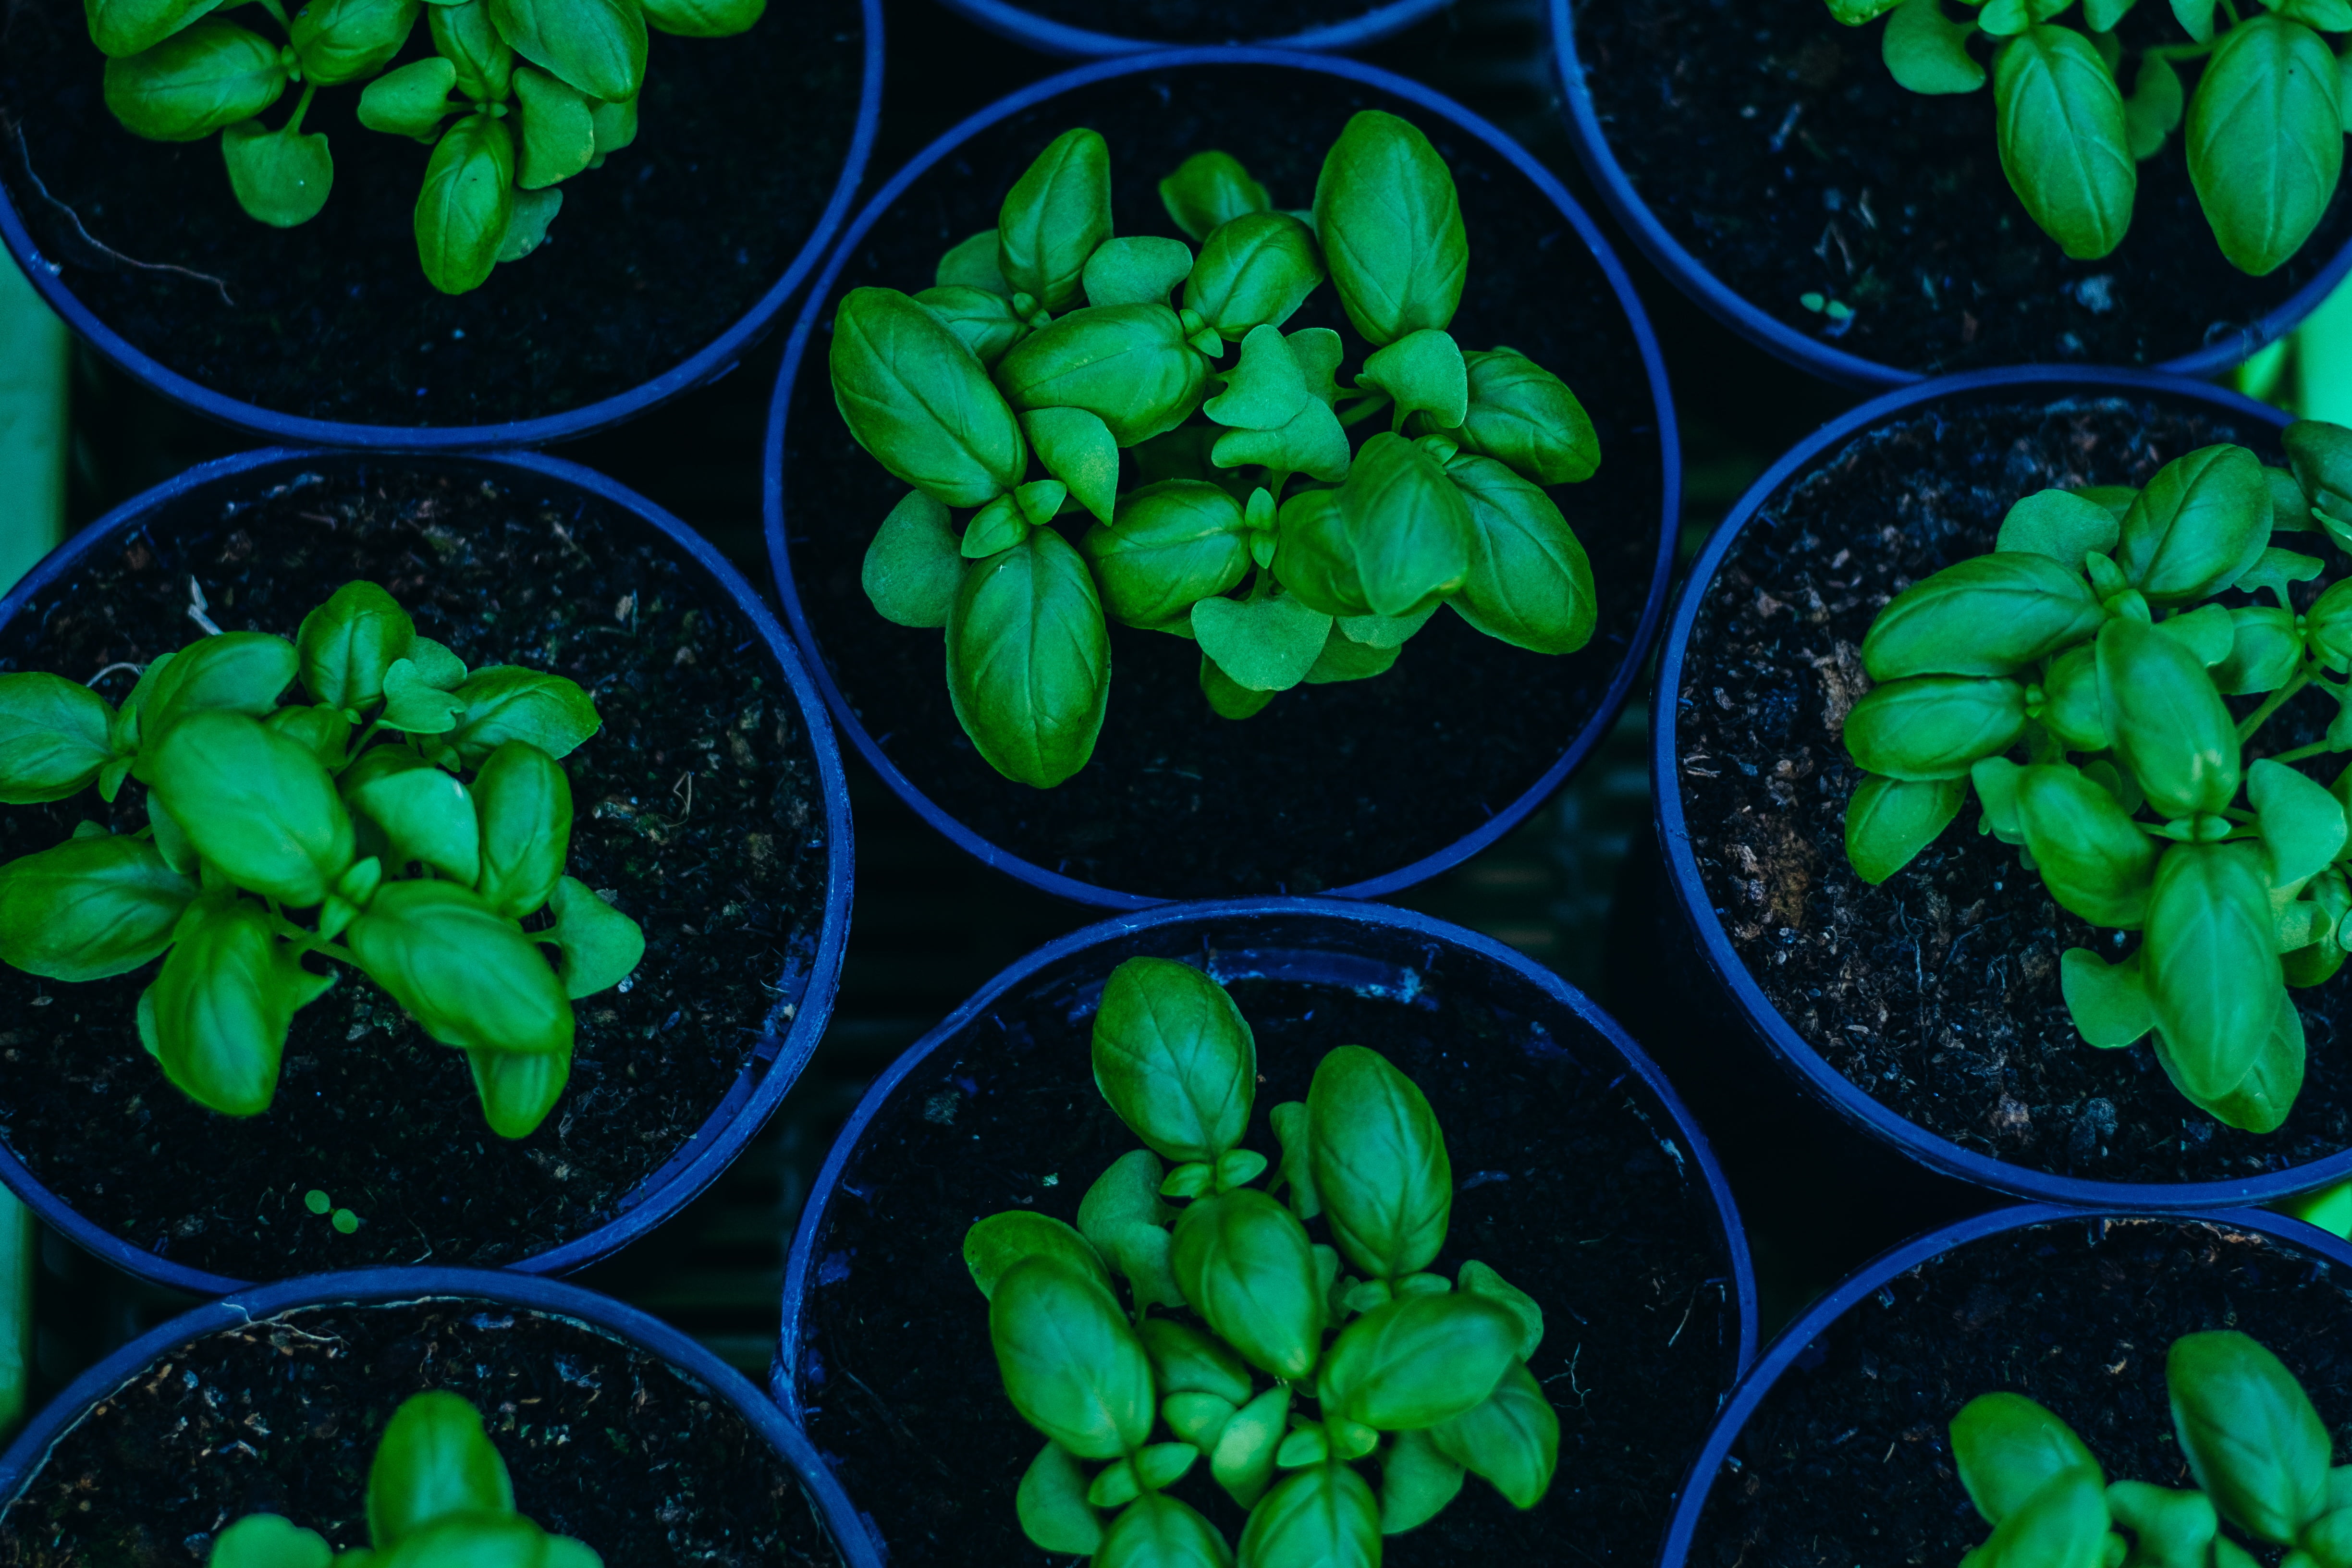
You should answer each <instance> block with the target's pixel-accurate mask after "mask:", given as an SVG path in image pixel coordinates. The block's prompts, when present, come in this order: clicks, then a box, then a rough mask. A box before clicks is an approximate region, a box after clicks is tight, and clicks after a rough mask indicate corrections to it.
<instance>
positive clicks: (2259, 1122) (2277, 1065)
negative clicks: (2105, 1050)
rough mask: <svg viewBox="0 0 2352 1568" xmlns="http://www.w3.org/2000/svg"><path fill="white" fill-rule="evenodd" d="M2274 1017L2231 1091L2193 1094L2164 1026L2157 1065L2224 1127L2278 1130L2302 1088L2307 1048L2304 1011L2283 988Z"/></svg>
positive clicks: (2274, 1002) (2275, 1000) (2272, 1012)
mask: <svg viewBox="0 0 2352 1568" xmlns="http://www.w3.org/2000/svg"><path fill="white" fill-rule="evenodd" d="M2270 1019H2271V1022H2270V1028H2269V1030H2268V1031H2267V1032H2266V1033H2265V1034H2264V1035H2263V1040H2262V1045H2261V1048H2260V1050H2259V1051H2258V1052H2257V1053H2256V1055H2255V1057H2254V1060H2253V1065H2252V1066H2251V1067H2249V1068H2247V1069H2246V1075H2245V1077H2243V1078H2242V1079H2239V1080H2238V1082H2237V1084H2236V1086H2235V1087H2234V1088H2232V1089H2231V1090H2230V1092H2229V1093H2227V1094H2224V1095H2220V1096H2217V1097H2213V1098H2210V1099H2209V1098H2206V1097H2204V1096H2201V1095H2199V1094H2196V1093H2193V1092H2192V1091H2191V1090H2190V1089H2189V1087H2188V1085H2187V1084H2186V1082H2185V1081H2184V1079H2183V1076H2182V1073H2181V1069H2180V1065H2179V1053H2177V1052H2176V1051H2174V1050H2173V1049H2172V1048H2171V1045H2170V1042H2169V1041H2168V1040H2167V1039H2166V1038H2165V1037H2164V1034H2163V1032H2162V1031H2161V1030H2159V1031H2158V1033H2157V1035H2156V1037H2155V1042H2156V1059H2157V1064H2158V1066H2159V1067H2161V1068H2164V1070H2165V1073H2166V1075H2167V1076H2168V1077H2169V1078H2170V1079H2172V1083H2173V1087H2174V1088H2176V1089H2179V1090H2180V1091H2181V1093H2182V1094H2183V1096H2185V1097H2186V1098H2187V1099H2188V1100H2189V1103H2190V1104H2192V1105H2194V1106H2196V1107H2197V1109H2198V1110H2202V1111H2203V1112H2205V1113H2206V1114H2207V1115H2208V1116H2210V1117H2212V1118H2213V1119H2214V1120H2215V1121H2219V1122H2221V1124H2222V1125H2223V1126H2225V1127H2235V1128H2237V1129H2238V1130H2239V1131H2243V1132H2252V1133H2254V1134H2256V1135H2257V1136H2259V1135H2261V1134H2263V1133H2265V1132H2275V1131H2278V1130H2279V1128H2280V1126H2281V1125H2282V1124H2283V1123H2284V1122H2285V1121H2286V1118H2287V1112H2288V1111H2290V1110H2294V1100H2295V1096H2297V1095H2298V1094H2300V1093H2302V1092H2303V1075H2304V1068H2305V1042H2304V1036H2303V1018H2302V1016H2301V1015H2300V1014H2298V1013H2297V1012H2296V1011H2295V1007H2294V998H2293V997H2292V996H2289V995H2288V994H2286V993H2285V992H2284V991H2280V992H2278V993H2276V994H2275V995H2274V996H2273V999H2272V1006H2271V1009H2270Z"/></svg>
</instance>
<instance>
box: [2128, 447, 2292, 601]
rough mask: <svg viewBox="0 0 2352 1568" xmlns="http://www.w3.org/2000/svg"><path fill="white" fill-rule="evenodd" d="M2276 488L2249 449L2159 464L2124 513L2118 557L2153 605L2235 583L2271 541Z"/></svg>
mask: <svg viewBox="0 0 2352 1568" xmlns="http://www.w3.org/2000/svg"><path fill="white" fill-rule="evenodd" d="M2270 535H2271V505H2270V486H2269V483H2268V481H2267V480H2265V479H2263V466H2262V464H2261V463H2260V462H2258V461H2256V460H2255V458H2254V455H2253V454H2252V452H2249V451H2247V450H2246V449H2245V448H2244V447H2231V446H2212V447H2200V448H2199V449H2198V450H2196V451H2194V452H2190V453H2189V454H2188V455H2187V456H2185V457H2180V458H2174V459H2173V460H2172V461H2171V462H2169V463H2167V464H2165V465H2164V467H2163V468H2159V469H2158V470H2157V473H2156V477H2155V478H2154V479H2150V480H2148V482H2147V489H2144V490H2142V491H2140V493H2139V499H2138V500H2135V501H2134V502H2132V506H2131V510H2129V511H2127V512H2126V513H2125V514H2124V520H2123V527H2122V536H2121V538H2120V539H2119V540H2118V541H2117V542H2116V551H2115V561H2116V565H2117V566H2120V567H2122V568H2123V573H2124V576H2125V577H2126V580H2128V581H2129V582H2130V584H2131V585H2132V586H2133V587H2135V588H2137V589H2138V590H2139V591H2140V592H2141V593H2142V594H2144V595H2147V601H2148V603H2150V604H2152V605H2185V604H2188V603H2190V602H2192V601H2194V600H2198V599H2204V598H2210V596H2212V595H2215V594H2218V593H2221V591H2222V590H2223V589H2225V588H2228V587H2230V586H2231V584H2234V583H2236V582H2237V581H2238V579H2239V578H2240V577H2242V576H2243V575H2245V574H2246V573H2247V572H2248V571H2249V570H2250V569H2252V566H2253V565H2254V563H2256V562H2258V561H2260V560H2261V559H2262V556H2263V551H2265V550H2267V549H2268V548H2269V547H2270Z"/></svg>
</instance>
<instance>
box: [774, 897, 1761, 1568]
mask: <svg viewBox="0 0 2352 1568" xmlns="http://www.w3.org/2000/svg"><path fill="white" fill-rule="evenodd" d="M1281 917H1290V918H1294V919H1302V918H1303V919H1312V920H1318V921H1331V922H1333V923H1334V924H1336V925H1338V926H1339V927H1340V928H1341V929H1342V930H1348V929H1350V928H1374V929H1380V930H1385V931H1399V932H1404V933H1407V934H1409V935H1412V936H1420V937H1424V938H1427V939H1429V941H1430V942H1432V943H1433V944H1435V943H1439V942H1443V943H1445V944H1447V945H1450V946H1452V947H1455V948H1459V949H1463V950H1465V951H1467V952H1470V953H1472V954H1475V956H1477V957H1479V958H1482V959H1484V960H1486V962H1488V963H1495V964H1499V965H1501V966H1503V967H1504V968H1507V969H1508V970H1510V971H1512V972H1513V973H1516V974H1517V975H1518V976H1519V977H1520V978H1522V979H1523V980H1526V981H1528V983H1530V984H1533V985H1534V986H1535V987H1536V988H1537V989H1538V991H1539V992H1540V993H1542V994H1544V995H1545V996H1547V997H1549V999H1550V1000H1551V1001H1553V1002H1555V1003H1557V1004H1558V1005H1561V1006H1563V1007H1566V1008H1567V1009H1568V1010H1569V1011H1570V1012H1571V1013H1573V1014H1574V1015H1575V1016H1577V1018H1578V1019H1579V1020H1580V1021H1581V1022H1582V1023H1584V1024H1585V1025H1586V1026H1589V1027H1590V1028H1591V1030H1592V1031H1593V1033H1594V1034H1595V1035H1597V1036H1598V1037H1600V1039H1601V1043H1602V1044H1603V1045H1605V1046H1607V1047H1609V1048H1610V1049H1611V1050H1612V1051H1613V1052H1614V1053H1615V1054H1616V1055H1617V1057H1618V1058H1619V1059H1620V1060H1621V1061H1622V1062H1623V1064H1624V1065H1625V1068H1626V1070H1627V1071H1628V1072H1630V1073H1631V1074H1633V1076H1634V1077H1636V1078H1638V1079H1641V1081H1642V1083H1643V1086H1644V1087H1645V1088H1646V1089H1649V1091H1650V1093H1651V1094H1652V1095H1653V1096H1654V1098H1655V1099H1656V1100H1657V1102H1658V1103H1659V1104H1660V1105H1662V1106H1663V1107H1664V1109H1665V1110H1666V1113H1667V1115H1668V1116H1669V1117H1671V1118H1672V1119H1673V1121H1674V1127H1675V1132H1676V1133H1677V1134H1678V1135H1679V1136H1680V1137H1681V1139H1682V1142H1683V1144H1684V1146H1685V1148H1686V1149H1687V1150H1688V1151H1689V1152H1690V1156H1691V1161H1692V1163H1693V1164H1694V1165H1695V1166H1696V1173H1697V1176H1698V1179H1699V1183H1698V1184H1701V1185H1703V1186H1704V1189H1705V1191H1706V1195H1707V1197H1709V1198H1710V1199H1712V1200H1713V1203H1714V1207H1715V1218H1716V1222H1717V1225H1718V1226H1720V1227H1721V1229H1722V1233H1723V1238H1724V1249H1725V1251H1726V1252H1727V1253H1728V1254H1729V1258H1730V1271H1731V1294H1732V1297H1733V1298H1734V1300H1735V1303H1736V1307H1737V1310H1738V1320H1739V1342H1738V1347H1737V1349H1736V1352H1735V1355H1734V1360H1733V1368H1734V1375H1735V1377H1737V1376H1738V1375H1739V1374H1740V1373H1744V1371H1745V1370H1746V1368H1747V1367H1748V1365H1749V1364H1750V1363H1751V1362H1752V1361H1753V1360H1754V1358H1755V1354H1756V1343H1757V1337H1758V1331H1757V1298H1756V1276H1755V1270H1754V1268H1753V1266H1752V1263H1751V1261H1750V1258H1749V1256H1748V1232H1747V1227H1746V1226H1745V1225H1744V1224H1743V1222H1742V1221H1741V1219H1740V1216H1739V1207H1738V1202H1737V1200H1736V1199H1735V1198H1734V1196H1733V1194H1732V1191H1731V1185H1730V1183H1729V1182H1727V1180H1726V1179H1725V1177H1724V1174H1723V1170H1722V1167H1721V1166H1720V1165H1718V1164H1717V1162H1716V1157H1715V1152H1714V1150H1713V1149H1712V1148H1711V1147H1710V1146H1709V1145H1708V1143H1707V1140H1706V1132H1705V1131H1703V1130H1702V1129H1701V1128H1700V1126H1699V1123H1698V1120H1697V1118H1696V1117H1694V1116H1693V1115H1692V1114H1691V1112H1690V1110H1689V1108H1688V1107H1687V1106H1685V1104H1684V1103H1683V1101H1682V1097H1681V1096H1680V1095H1678V1094H1676V1093H1675V1089H1674V1086H1673V1085H1672V1084H1671V1083H1669V1082H1668V1081H1667V1079H1666V1075H1665V1074H1664V1072H1662V1071H1660V1070H1659V1068H1658V1066H1657V1064H1656V1063H1655V1062H1654V1061H1652V1060H1651V1059H1650V1057H1649V1054H1648V1053H1647V1052H1646V1051H1644V1050H1643V1048H1642V1047H1641V1046H1640V1045H1639V1044H1638V1043H1636V1042H1635V1041H1634V1039H1633V1037H1632V1036H1630V1035H1628V1034H1626V1033H1625V1031H1624V1030H1623V1029H1622V1027H1620V1026H1619V1025H1618V1024H1617V1021H1616V1020H1615V1019H1613V1018H1612V1017H1611V1016H1609V1015H1608V1014H1607V1013H1605V1012H1603V1011H1602V1010H1601V1007H1600V1005H1598V1004H1596V1003H1595V1002H1593V1001H1592V1000H1591V998H1589V997H1587V996H1586V995H1585V994H1584V993H1583V992H1581V991H1580V990H1578V989H1577V988H1576V987H1575V986H1573V985H1571V984H1569V983H1568V982H1567V981H1566V980H1563V979H1561V978H1560V977H1559V975H1558V974H1556V973H1553V972H1552V971H1551V970H1549V969H1548V968H1546V967H1545V966H1544V965H1542V964H1540V963H1536V962H1535V961H1534V960H1533V959H1531V958H1528V957H1527V956H1526V955H1524V954H1523V953H1520V952H1517V950H1515V949H1513V948H1510V947H1507V946H1506V945H1504V944H1503V943H1502V942H1496V940H1495V939H1493V938H1492V937H1488V936H1485V935H1482V934H1480V933H1479V932H1477V931H1470V930H1467V929H1465V928H1464V927H1462V926H1457V925H1454V924H1452V923H1451V922H1449V921H1441V920H1436V919H1433V917H1431V916H1428V915H1424V914H1422V913H1420V912H1419V911H1417V910H1403V909H1396V908H1393V907H1391V906H1390V905H1387V904H1377V903H1367V902H1361V901H1358V900H1345V899H1332V898H1315V899H1303V898H1278V897H1272V896H1268V897H1262V898H1252V899H1232V900H1219V901H1216V902H1210V903H1188V904H1162V905H1160V906H1159V907H1157V908H1155V909H1151V910H1145V911H1143V912H1141V913H1138V914H1122V915H1115V916H1113V917H1111V918H1110V919H1108V920H1105V921H1097V923H1095V924H1093V925H1090V926H1087V927H1085V928H1083V929H1082V930H1079V931H1072V932H1071V933H1070V934H1069V935H1067V936H1065V937H1060V938H1057V939H1056V940H1055V941H1053V942H1048V943H1046V944H1045V946H1043V947H1040V948H1038V949H1036V950H1035V951H1034V952H1031V953H1030V954H1029V955H1028V956H1027V957H1025V958H1023V959H1021V960H1019V961H1018V962H1016V963H1013V964H1012V965H1010V966H1008V967H1007V968H1005V969H1004V970H1003V971H1002V972H1001V973H998V974H997V975H996V976H995V978H993V979H992V980H990V981H989V982H988V984H985V985H983V986H982V987H981V988H980V989H979V990H978V991H976V992H974V993H973V994H972V995H971V998H970V999H969V1000H967V1001H965V1002H964V1003H963V1004H962V1005H961V1006H959V1007H958V1008H956V1010H955V1011H954V1012H952V1013H950V1014H949V1015H948V1016H947V1017H946V1018H945V1019H943V1020H942V1021H941V1022H940V1024H939V1025H938V1026H936V1027H935V1028H933V1029H932V1030H930V1032H929V1033H928V1034H926V1035H925V1036H924V1037H922V1038H921V1039H919V1040H918V1041H916V1042H915V1044H913V1045H912V1046H909V1047H908V1048H907V1049H906V1050H905V1051H904V1052H902V1053H901V1054H900V1055H899V1057H898V1060H896V1061H894V1062H892V1063H891V1064H890V1067H889V1068H888V1069H887V1071H885V1072H884V1073H882V1074H881V1076H879V1077H878V1078H877V1079H875V1080H874V1082H873V1083H872V1084H871V1085H870V1086H869V1087H868V1088H867V1089H866V1093H865V1095H864V1096H863V1097H862V1098H861V1099H860V1100H858V1102H857V1109H856V1110H855V1111H853V1112H852V1113H851V1115H850V1118H849V1120H848V1121H847V1122H846V1123H845V1124H844V1125H843V1127H842V1130H841V1134H840V1136H839V1137H837V1138H835V1140H834V1144H833V1148H832V1150H831V1151H830V1152H828V1153H827V1154H826V1156H825V1162H824V1168H823V1169H822V1170H821V1171H820V1172H819V1173H817V1176H816V1179H815V1181H814V1182H813V1183H811V1184H810V1185H809V1192H808V1196H807V1198H806V1199H805V1200H804V1201H803V1204H802V1205H801V1214H800V1219H799V1222H798V1224H797V1225H796V1226H794V1227H793V1244H792V1251H791V1253H790V1254H789V1255H788V1256H787V1257H786V1258H785V1260H784V1289H783V1321H782V1331H781V1332H780V1333H779V1335H778V1340H777V1349H776V1361H775V1364H774V1367H773V1369H772V1373H771V1374H770V1388H769V1392H770V1394H772V1396H773V1398H774V1399H775V1401H776V1405H777V1407H778V1408H779V1409H781V1410H782V1411H783V1413H784V1415H785V1416H786V1418H787V1419H789V1420H791V1421H793V1422H796V1423H797V1422H801V1421H803V1420H805V1419H806V1413H805V1412H804V1411H803V1407H802V1405H801V1400H800V1392H799V1388H798V1385H797V1381H796V1375H795V1374H796V1369H797V1368H798V1367H799V1365H800V1360H801V1351H802V1349H803V1342H802V1338H801V1328H802V1322H801V1319H802V1307H803V1303H804V1302H805V1301H806V1300H807V1298H808V1294H809V1291H810V1289H811V1288H812V1285H811V1275H810V1269H811V1259H812V1258H813V1257H814V1253H815V1250H816V1247H817V1241H818V1237H819V1235H820V1233H821V1231H822V1229H823V1227H824V1218H825V1215H826V1212H827V1211H828V1210H829V1208H830V1207H831V1205H832V1203H833V1199H834V1196H835V1194H836V1193H837V1192H838V1191H839V1190H840V1187H841V1180H842V1173H843V1172H844V1170H845V1169H846V1168H847V1166H848V1163H849V1160H850V1156H851V1155H852V1154H853V1153H854V1152H856V1148H857V1145H858V1143H859V1141H860V1140H861V1138H862V1137H863V1136H864V1134H865V1132H866V1128H867V1127H868V1126H869V1125H870V1124H871V1123H872V1121H873V1120H874V1118H875V1117H876V1116H877V1114H879V1112H880V1111H881V1110H882V1107H883V1106H884V1104H885V1103H887V1101H888V1100H889V1099H890V1098H891V1096H892V1095H893V1094H895V1093H896V1092H897V1090H898V1087H899V1085H901V1084H902V1083H904V1082H905V1081H906V1080H907V1079H908V1077H909V1076H911V1075H912V1074H913V1073H914V1072H915V1071H916V1070H917V1069H918V1068H920V1067H921V1066H922V1065H923V1063H924V1062H925V1061H926V1060H927V1059H929V1057H930V1055H931V1053H932V1052H934V1051H936V1050H937V1049H939V1048H940V1047H941V1046H942V1045H944V1044H946V1043H947V1042H948V1041H950V1040H951V1039H953V1038H955V1037H956V1036H958V1035H959V1034H960V1033H961V1032H962V1030H963V1029H964V1028H965V1027H966V1026H968V1025H970V1024H971V1023H972V1022H973V1021H975V1020H976V1019H979V1018H981V1017H982V1016H984V1015H985V1014H987V1012H988V1011H989V1010H990V1009H991V1008H992V1007H993V1006H994V1005H995V1004H996V1003H997V1002H998V1001H999V1000H1000V999H1001V998H1003V997H1004V996H1005V995H1007V994H1010V993H1013V992H1014V991H1016V990H1017V989H1018V988H1019V987H1021V986H1022V985H1024V984H1026V983H1027V982H1028V981H1029V980H1030V979H1031V978H1032V977H1034V975H1036V974H1038V973H1040V972H1042V971H1044V970H1045V969H1047V968H1049V967H1051V966H1053V965H1055V964H1058V963H1062V962H1063V961H1064V960H1065V959H1068V958H1071V957H1074V956H1076V955H1078V954H1081V953H1084V952H1087V951H1089V950H1091V949H1094V948H1098V947H1101V946H1103V945H1105V944H1107V943H1110V942H1118V941H1120V940H1122V939H1124V938H1127V937H1129V936H1133V935H1135V934H1137V933H1138V932H1141V931H1154V930H1158V929H1160V928H1163V927H1168V926H1179V925H1188V924H1201V925H1209V924H1213V923H1215V922H1218V921H1244V920H1264V919H1272V918H1281ZM877 1539H878V1537H877ZM881 1565H882V1558H881V1557H880V1556H878V1555H876V1556H857V1555H855V1554H853V1556H852V1559H851V1568H881Z"/></svg>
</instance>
